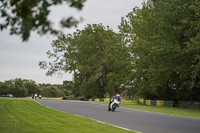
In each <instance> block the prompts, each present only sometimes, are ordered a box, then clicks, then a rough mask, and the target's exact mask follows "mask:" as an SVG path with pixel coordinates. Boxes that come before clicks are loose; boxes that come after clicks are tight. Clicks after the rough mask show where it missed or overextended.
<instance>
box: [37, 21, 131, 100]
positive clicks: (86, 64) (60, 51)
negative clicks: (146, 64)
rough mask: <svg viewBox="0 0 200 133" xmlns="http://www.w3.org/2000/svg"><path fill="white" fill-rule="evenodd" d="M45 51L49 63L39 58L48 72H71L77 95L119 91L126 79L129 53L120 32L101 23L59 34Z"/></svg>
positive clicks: (102, 94) (50, 73)
mask: <svg viewBox="0 0 200 133" xmlns="http://www.w3.org/2000/svg"><path fill="white" fill-rule="evenodd" d="M52 47H53V52H51V51H48V52H47V55H48V57H49V58H54V59H55V60H54V61H53V62H52V63H51V62H49V63H47V62H45V61H43V62H40V63H39V65H40V67H41V68H42V69H48V72H47V75H52V74H55V73H56V72H59V71H64V72H73V75H74V90H73V93H74V94H75V95H76V96H85V97H87V98H89V97H104V94H105V93H106V92H107V93H109V95H111V96H112V95H115V93H116V92H118V93H120V92H121V91H122V90H121V89H119V88H120V86H121V85H122V84H125V83H126V78H125V77H126V73H127V71H126V65H127V64H128V63H129V62H128V57H129V54H128V52H127V47H126V46H125V43H123V42H121V38H120V36H119V34H117V33H114V32H113V31H112V30H111V29H110V28H109V27H104V26H102V25H101V24H94V25H87V26H86V27H85V29H83V30H81V31H80V30H77V31H76V32H75V33H73V34H68V35H62V36H59V37H58V39H57V40H55V41H53V43H52Z"/></svg>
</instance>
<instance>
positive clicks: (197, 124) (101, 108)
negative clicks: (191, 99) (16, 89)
mask: <svg viewBox="0 0 200 133" xmlns="http://www.w3.org/2000/svg"><path fill="white" fill-rule="evenodd" d="M37 102H38V103H40V104H41V105H43V106H47V107H50V108H53V109H56V110H59V111H62V112H66V113H71V114H75V115H79V116H83V117H87V118H91V119H95V120H98V121H102V122H105V123H109V124H112V125H116V126H120V127H123V128H127V129H130V130H134V131H138V132H142V133H200V119H196V118H188V117H181V116H174V115H166V114H158V113H151V112H145V111H139V110H133V109H128V108H120V107H119V108H117V109H116V111H115V112H108V111H107V105H104V104H94V103H88V102H79V101H64V100H63V101H59V100H37Z"/></svg>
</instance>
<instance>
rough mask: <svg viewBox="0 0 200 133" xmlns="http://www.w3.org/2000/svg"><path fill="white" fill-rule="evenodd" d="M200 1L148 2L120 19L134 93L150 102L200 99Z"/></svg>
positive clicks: (149, 0)
mask: <svg viewBox="0 0 200 133" xmlns="http://www.w3.org/2000/svg"><path fill="white" fill-rule="evenodd" d="M199 7H200V2H199V1H197V0H191V1H187V0H171V1H169V0H162V1H158V0H148V1H146V2H144V3H143V7H142V8H141V9H139V8H134V9H133V11H132V12H131V13H129V14H128V15H127V17H126V18H123V19H122V23H121V26H120V27H119V28H120V32H121V34H122V35H123V37H124V39H125V40H126V41H127V44H129V46H130V50H131V53H132V65H131V69H132V74H131V82H132V83H133V89H132V90H133V91H134V92H138V93H139V94H140V96H143V97H144V98H150V99H167V100H169V99H173V100H200V97H199V96H198V95H197V94H199V93H200V88H199V87H200V86H199V82H200V81H199V54H200V52H199V51H200V43H199V42H200V41H199V39H200V33H199V32H200V31H199V29H200V14H199V12H200V8H199Z"/></svg>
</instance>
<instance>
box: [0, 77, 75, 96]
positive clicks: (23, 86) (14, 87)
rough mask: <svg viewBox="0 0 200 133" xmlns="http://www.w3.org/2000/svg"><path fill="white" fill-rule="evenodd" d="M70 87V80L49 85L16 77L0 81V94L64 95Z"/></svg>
mask: <svg viewBox="0 0 200 133" xmlns="http://www.w3.org/2000/svg"><path fill="white" fill-rule="evenodd" d="M72 87H73V86H72V81H64V82H63V84H62V85H59V84H55V85H51V84H36V82H35V81H33V80H28V79H20V78H18V79H14V80H12V79H11V80H7V81H4V82H0V96H6V95H7V94H12V95H14V97H27V96H33V95H35V94H38V95H42V97H64V96H69V95H71V93H72Z"/></svg>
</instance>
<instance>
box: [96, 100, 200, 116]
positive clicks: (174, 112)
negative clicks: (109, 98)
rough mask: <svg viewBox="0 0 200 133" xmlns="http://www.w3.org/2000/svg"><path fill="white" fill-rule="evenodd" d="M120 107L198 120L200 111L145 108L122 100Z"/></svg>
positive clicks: (133, 102) (173, 108) (134, 102)
mask: <svg viewBox="0 0 200 133" xmlns="http://www.w3.org/2000/svg"><path fill="white" fill-rule="evenodd" d="M93 102H94V101H93ZM95 103H101V104H108V102H95ZM120 107H126V108H131V109H137V110H143V111H149V112H156V113H163V114H172V115H179V116H186V117H195V118H200V110H197V109H182V108H175V107H156V106H147V105H141V104H138V103H137V102H136V101H132V100H122V102H121V104H120Z"/></svg>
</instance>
